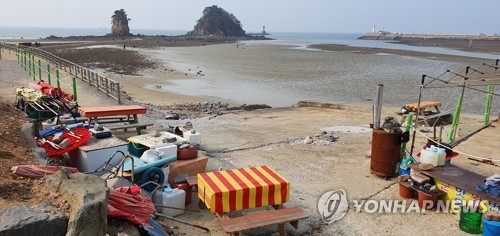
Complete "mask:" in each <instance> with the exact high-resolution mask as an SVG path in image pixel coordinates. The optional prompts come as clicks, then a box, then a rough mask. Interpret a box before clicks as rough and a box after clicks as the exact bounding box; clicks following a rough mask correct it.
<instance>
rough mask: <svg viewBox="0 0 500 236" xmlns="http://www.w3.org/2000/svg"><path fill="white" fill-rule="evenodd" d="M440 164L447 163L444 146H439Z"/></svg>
mask: <svg viewBox="0 0 500 236" xmlns="http://www.w3.org/2000/svg"><path fill="white" fill-rule="evenodd" d="M437 153H438V166H444V164H445V163H446V150H445V149H444V148H438V152H437Z"/></svg>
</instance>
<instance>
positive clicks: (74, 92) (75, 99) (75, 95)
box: [72, 77, 78, 101]
mask: <svg viewBox="0 0 500 236" xmlns="http://www.w3.org/2000/svg"><path fill="white" fill-rule="evenodd" d="M72 86H73V101H77V100H78V96H77V94H76V77H73V83H72Z"/></svg>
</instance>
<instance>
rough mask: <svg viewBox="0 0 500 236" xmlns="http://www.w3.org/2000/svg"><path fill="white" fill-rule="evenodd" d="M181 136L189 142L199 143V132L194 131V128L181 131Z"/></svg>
mask: <svg viewBox="0 0 500 236" xmlns="http://www.w3.org/2000/svg"><path fill="white" fill-rule="evenodd" d="M192 132H195V133H192ZM182 136H183V137H184V138H185V139H187V140H188V142H189V143H190V144H193V145H201V134H200V133H198V132H196V131H194V130H189V131H185V132H182Z"/></svg>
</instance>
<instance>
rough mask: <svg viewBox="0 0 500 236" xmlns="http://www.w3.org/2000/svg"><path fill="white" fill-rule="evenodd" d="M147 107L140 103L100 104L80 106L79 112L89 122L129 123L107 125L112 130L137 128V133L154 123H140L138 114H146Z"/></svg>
mask: <svg viewBox="0 0 500 236" xmlns="http://www.w3.org/2000/svg"><path fill="white" fill-rule="evenodd" d="M146 111H147V109H146V108H145V107H142V106H138V105H118V106H98V107H80V108H78V112H79V113H80V114H81V115H82V116H84V117H86V118H88V124H89V125H90V124H92V123H99V124H105V123H124V122H126V123H128V124H126V125H121V126H114V127H107V128H109V129H111V130H115V129H123V130H125V131H127V129H128V128H135V129H136V130H137V134H139V135H140V134H141V129H145V128H146V127H148V126H151V125H153V124H139V119H138V118H137V115H138V114H145V113H146Z"/></svg>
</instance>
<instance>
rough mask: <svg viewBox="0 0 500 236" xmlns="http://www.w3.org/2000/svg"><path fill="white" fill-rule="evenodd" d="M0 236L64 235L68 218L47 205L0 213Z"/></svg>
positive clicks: (30, 206) (15, 208) (23, 207)
mask: <svg viewBox="0 0 500 236" xmlns="http://www.w3.org/2000/svg"><path fill="white" fill-rule="evenodd" d="M0 219H2V220H0V235H6V236H8V235H65V234H66V227H67V225H68V217H66V216H65V215H64V214H62V213H60V212H57V211H56V209H55V208H54V207H52V206H50V205H48V204H38V205H22V206H14V207H11V208H7V209H4V210H2V211H0Z"/></svg>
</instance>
